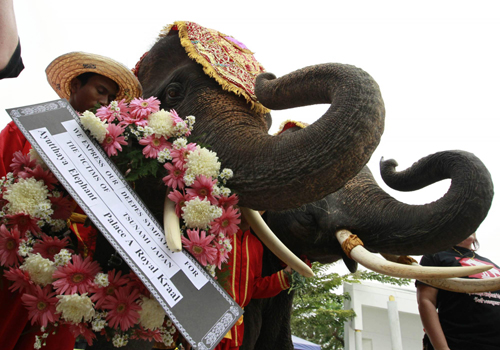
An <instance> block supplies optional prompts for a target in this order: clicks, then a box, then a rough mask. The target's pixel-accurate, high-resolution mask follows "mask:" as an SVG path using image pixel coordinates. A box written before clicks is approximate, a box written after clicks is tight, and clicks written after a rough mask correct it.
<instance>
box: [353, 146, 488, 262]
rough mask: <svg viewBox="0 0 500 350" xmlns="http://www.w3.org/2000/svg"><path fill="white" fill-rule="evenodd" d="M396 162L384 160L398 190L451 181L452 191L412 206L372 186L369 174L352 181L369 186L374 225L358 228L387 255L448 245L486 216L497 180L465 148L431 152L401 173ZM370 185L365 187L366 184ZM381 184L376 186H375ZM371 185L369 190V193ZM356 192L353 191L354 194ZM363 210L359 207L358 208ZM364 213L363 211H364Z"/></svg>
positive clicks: (367, 193) (366, 241) (386, 173)
mask: <svg viewBox="0 0 500 350" xmlns="http://www.w3.org/2000/svg"><path fill="white" fill-rule="evenodd" d="M396 166H397V163H396V162H395V161H394V160H388V161H383V160H382V161H381V174H382V178H383V179H384V181H385V182H386V183H387V184H388V185H389V186H390V187H392V188H394V189H398V190H403V191H412V190H416V189H420V188H422V187H424V186H427V185H429V184H431V183H434V182H437V181H439V180H443V179H446V178H450V179H451V186H450V188H449V190H448V191H447V193H446V194H445V195H444V196H443V197H442V198H440V199H439V200H437V201H435V202H432V203H429V204H425V205H407V204H404V203H401V202H399V201H397V200H395V199H394V198H392V197H390V196H389V195H388V194H387V193H385V192H384V191H382V190H381V189H379V188H378V186H376V187H374V186H371V185H369V183H370V182H372V181H373V182H374V180H373V178H372V177H371V174H369V172H363V173H362V174H360V175H359V176H358V177H357V178H356V179H355V181H354V182H356V184H355V183H354V182H353V183H350V184H348V185H347V186H346V187H347V191H348V192H349V191H350V190H351V189H354V188H355V187H358V189H361V188H362V189H363V191H364V193H365V194H364V196H362V200H363V202H364V203H363V207H364V208H366V210H365V211H364V212H365V214H363V215H366V216H367V217H365V218H363V219H362V220H359V221H363V222H371V224H370V227H368V225H366V227H360V228H359V229H356V231H358V232H356V234H357V235H358V236H359V237H360V238H361V239H362V240H363V242H364V244H365V247H367V248H368V249H370V250H372V251H377V252H381V253H392V254H404V255H422V254H429V253H433V252H438V251H441V250H445V249H448V248H449V247H450V246H451V245H453V244H456V243H459V242H461V241H463V240H464V239H465V238H467V237H468V236H469V235H471V234H472V233H473V232H475V231H476V229H477V228H478V227H479V225H480V224H481V222H482V221H483V220H484V218H485V217H486V215H487V214H488V211H489V209H490V206H491V202H492V199H493V183H492V180H491V176H490V174H489V172H488V170H487V169H486V167H485V166H484V164H483V163H482V162H481V160H479V159H478V158H477V157H476V156H474V155H473V154H471V153H467V152H463V151H446V152H439V153H436V154H433V155H430V156H427V157H425V158H423V159H421V160H420V161H418V162H417V163H415V164H413V165H412V166H411V167H410V168H408V169H407V170H405V171H402V172H396V171H395V167H396ZM362 184H364V185H362ZM375 185H376V184H375ZM367 189H368V191H367ZM349 195H350V196H351V195H353V193H350V194H349ZM356 210H357V211H358V213H359V211H363V210H364V209H361V208H360V207H359V205H358V207H357V209H356ZM358 216H359V214H358Z"/></svg>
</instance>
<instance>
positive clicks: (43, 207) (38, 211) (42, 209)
mask: <svg viewBox="0 0 500 350" xmlns="http://www.w3.org/2000/svg"><path fill="white" fill-rule="evenodd" d="M52 214H54V210H52V204H51V203H50V200H46V201H43V202H40V203H38V205H36V206H35V210H34V211H33V214H32V215H33V216H34V217H37V218H40V219H43V220H48V219H50V216H51V215H52ZM40 226H43V224H42V225H40Z"/></svg>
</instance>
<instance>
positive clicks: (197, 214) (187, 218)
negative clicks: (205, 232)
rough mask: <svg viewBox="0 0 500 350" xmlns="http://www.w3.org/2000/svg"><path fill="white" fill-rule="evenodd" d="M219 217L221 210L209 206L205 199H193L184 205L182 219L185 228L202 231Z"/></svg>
mask: <svg viewBox="0 0 500 350" xmlns="http://www.w3.org/2000/svg"><path fill="white" fill-rule="evenodd" d="M221 215H222V209H221V208H219V207H217V206H215V205H211V204H210V202H209V201H208V200H207V199H206V198H204V199H203V200H201V199H200V198H199V197H195V198H193V199H191V200H189V201H187V202H185V203H184V208H183V213H182V218H183V219H184V222H185V223H186V226H187V227H189V228H196V227H199V228H201V229H204V228H206V227H207V226H208V224H210V222H212V221H213V220H215V219H217V218H218V217H220V216H221Z"/></svg>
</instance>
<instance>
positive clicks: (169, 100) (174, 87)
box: [162, 83, 183, 108]
mask: <svg viewBox="0 0 500 350" xmlns="http://www.w3.org/2000/svg"><path fill="white" fill-rule="evenodd" d="M182 98H183V94H182V85H181V84H179V83H171V84H169V85H168V86H167V87H166V88H165V91H164V98H163V101H162V102H165V104H166V105H167V106H166V107H169V108H172V107H175V106H176V105H177V104H178V103H179V102H180V101H181V100H182Z"/></svg>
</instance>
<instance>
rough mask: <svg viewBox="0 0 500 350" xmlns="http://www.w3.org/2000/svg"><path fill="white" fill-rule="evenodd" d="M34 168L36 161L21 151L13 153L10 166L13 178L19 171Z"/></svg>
mask: <svg viewBox="0 0 500 350" xmlns="http://www.w3.org/2000/svg"><path fill="white" fill-rule="evenodd" d="M35 166H36V160H34V159H31V157H30V156H29V155H27V154H26V155H25V154H23V152H21V151H17V152H14V154H13V158H12V164H10V168H11V169H12V173H13V174H14V176H17V174H18V173H19V172H20V171H24V169H25V168H28V169H33V168H34V167H35Z"/></svg>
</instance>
